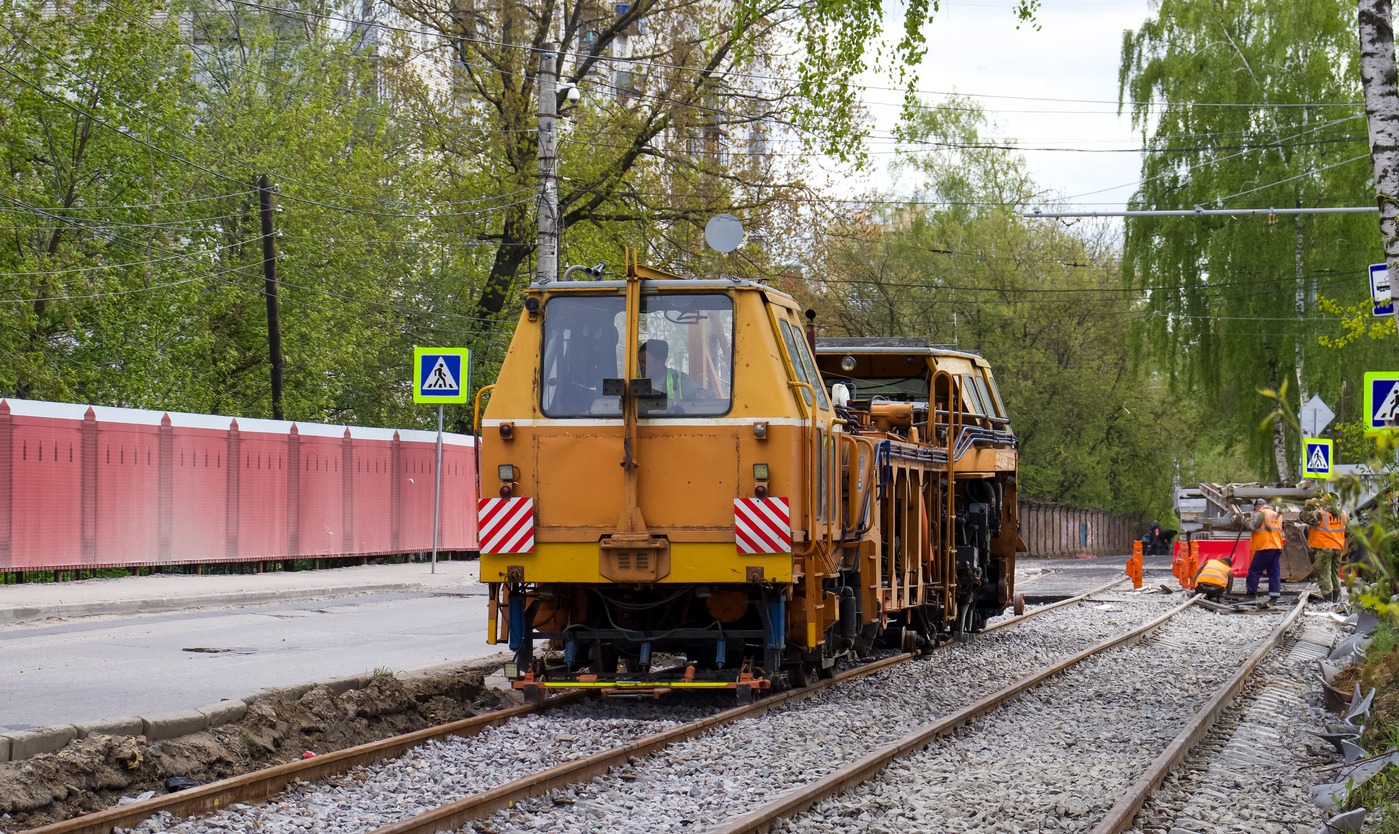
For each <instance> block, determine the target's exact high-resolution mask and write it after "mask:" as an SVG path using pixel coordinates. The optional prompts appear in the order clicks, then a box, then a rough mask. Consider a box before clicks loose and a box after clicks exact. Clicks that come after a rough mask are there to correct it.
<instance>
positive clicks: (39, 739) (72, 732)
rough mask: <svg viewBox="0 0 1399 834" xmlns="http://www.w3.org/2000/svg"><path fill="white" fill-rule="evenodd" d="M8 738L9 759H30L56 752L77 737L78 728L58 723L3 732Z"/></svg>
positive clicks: (14, 760) (15, 760)
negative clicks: (51, 725) (50, 725)
mask: <svg viewBox="0 0 1399 834" xmlns="http://www.w3.org/2000/svg"><path fill="white" fill-rule="evenodd" d="M5 735H6V736H7V737H8V739H9V747H10V754H9V759H8V760H9V761H13V762H17V761H20V760H22V759H31V758H33V757H35V756H40V755H43V754H44V753H56V752H58V751H59V750H62V749H63V748H64V746H65V745H67V744H68V742H70V741H72V740H73V739H75V738H77V737H78V728H77V727H74V726H73V725H72V724H59V725H56V726H53V727H35V728H34V729H32V730H16V731H14V732H9V733H6V734H5Z"/></svg>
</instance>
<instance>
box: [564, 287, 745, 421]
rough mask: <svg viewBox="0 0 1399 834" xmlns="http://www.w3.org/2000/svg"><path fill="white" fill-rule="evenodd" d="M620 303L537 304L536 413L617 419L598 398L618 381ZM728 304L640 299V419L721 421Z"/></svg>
mask: <svg viewBox="0 0 1399 834" xmlns="http://www.w3.org/2000/svg"><path fill="white" fill-rule="evenodd" d="M625 326H626V309H625V301H624V299H623V298H622V297H621V296H556V297H554V298H551V299H550V300H549V301H548V303H546V304H545V305H544V350H543V356H542V373H541V380H542V382H543V385H542V387H541V390H540V406H541V408H542V409H543V411H544V413H545V414H546V415H547V416H549V417H621V416H622V400H621V397H620V396H618V395H617V394H615V393H613V394H612V395H611V396H609V395H608V394H606V393H604V389H605V388H606V389H607V390H612V391H617V390H621V385H620V384H616V383H614V385H613V386H611V387H609V386H605V385H604V382H605V380H621V379H622V378H623V376H624V375H625V367H624V363H623V357H622V351H623V349H624V347H625V344H626V341H625V339H623V338H622V332H623V329H624V328H625ZM733 340H734V333H733V301H732V299H730V298H729V297H728V296H726V295H719V294H698V293H647V294H645V295H643V296H642V297H641V318H640V324H639V327H638V332H637V344H638V345H639V346H640V349H639V350H638V357H637V362H638V365H639V370H638V373H637V377H638V378H648V379H650V380H651V386H650V393H649V395H647V396H644V397H641V398H640V399H639V401H638V403H639V414H640V416H641V417H643V418H650V417H676V416H683V415H700V416H715V415H720V414H727V413H728V411H729V408H730V406H731V404H732V398H733V391H732V386H733Z"/></svg>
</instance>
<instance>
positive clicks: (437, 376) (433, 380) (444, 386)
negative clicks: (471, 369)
mask: <svg viewBox="0 0 1399 834" xmlns="http://www.w3.org/2000/svg"><path fill="white" fill-rule="evenodd" d="M423 390H424V391H460V390H461V385H460V384H459V383H458V382H457V378H456V377H454V376H452V369H451V368H449V367H447V357H445V356H439V357H437V364H436V365H433V366H432V370H431V371H430V372H429V373H428V375H427V376H426V377H424V378H423Z"/></svg>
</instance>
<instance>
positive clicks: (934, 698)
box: [36, 583, 1170, 834]
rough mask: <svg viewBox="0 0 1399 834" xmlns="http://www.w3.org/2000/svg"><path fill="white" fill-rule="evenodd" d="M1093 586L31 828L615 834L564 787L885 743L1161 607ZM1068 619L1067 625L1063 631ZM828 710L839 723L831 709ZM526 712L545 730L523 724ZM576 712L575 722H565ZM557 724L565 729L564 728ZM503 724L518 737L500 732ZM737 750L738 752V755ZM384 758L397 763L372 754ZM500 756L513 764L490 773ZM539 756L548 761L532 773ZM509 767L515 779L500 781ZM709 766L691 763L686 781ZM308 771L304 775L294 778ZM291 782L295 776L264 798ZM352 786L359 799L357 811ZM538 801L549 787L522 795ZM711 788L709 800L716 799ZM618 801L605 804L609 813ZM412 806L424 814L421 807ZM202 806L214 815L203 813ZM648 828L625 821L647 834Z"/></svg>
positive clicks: (806, 774) (806, 776)
mask: <svg viewBox="0 0 1399 834" xmlns="http://www.w3.org/2000/svg"><path fill="white" fill-rule="evenodd" d="M1110 584H1116V583H1110ZM1106 587H1107V586H1103V588H1099V589H1095V590H1094V591H1093V592H1089V594H1085V595H1083V596H1081V597H1076V598H1073V599H1070V600H1066V601H1065V602H1064V603H1060V604H1059V605H1056V606H1050V607H1046V608H1044V609H1039V610H1038V611H1035V612H1032V614H1031V615H1028V616H1026V617H1021V618H1015V619H1010V620H1007V621H1003V622H1001V623H998V624H996V625H994V626H993V627H991V628H988V629H987V630H986V632H984V633H983V634H982V635H981V636H979V637H978V639H976V640H974V641H972V643H970V644H967V645H956V644H954V645H951V646H948V647H945V650H944V651H940V652H938V653H936V654H935V656H934V657H933V658H932V659H930V660H929V661H927V662H925V663H914V664H910V663H907V662H906V661H907V660H909V659H910V656H908V655H897V656H894V657H890V658H887V659H885V660H882V661H879V662H877V663H872V664H869V665H867V666H864V667H860V668H858V669H854V670H850V671H848V672H845V673H843V674H842V675H840V676H838V677H837V678H836V679H834V680H832V681H827V682H823V683H822V684H821V685H818V686H815V687H811V688H808V689H805V690H798V691H793V692H790V693H784V694H783V695H781V696H775V697H772V698H768V699H764V700H763V701H760V702H759V703H757V704H754V705H751V706H747V707H741V708H734V709H727V710H722V711H719V710H717V709H716V708H715V707H713V706H712V705H711V706H709V707H708V708H699V711H700V712H707V713H708V714H705V715H697V716H695V717H694V718H693V720H691V721H688V722H684V723H681V722H680V721H679V720H678V717H677V716H678V712H677V707H676V705H675V704H666V705H665V708H664V709H663V710H661V711H658V712H657V713H655V714H653V715H647V716H646V717H645V719H644V720H639V719H638V718H637V710H638V706H637V705H636V704H628V705H626V707H625V710H618V711H617V712H616V713H615V714H616V715H622V714H626V715H627V716H628V717H627V719H626V720H625V721H621V720H615V721H614V720H609V719H607V718H606V717H605V716H600V715H599V714H596V713H593V714H585V715H582V716H580V715H573V716H570V715H569V712H570V710H579V709H584V707H583V705H579V704H577V703H576V702H573V701H571V700H570V699H559V698H556V699H550V700H549V701H548V702H546V703H545V704H544V705H542V707H543V709H540V710H535V709H534V708H531V707H517V708H514V709H512V710H506V711H502V712H501V713H496V714H492V715H489V716H481V717H479V718H477V719H472V720H471V721H468V722H458V723H457V725H449V727H446V728H437V729H436V730H433V731H423V732H422V733H417V734H413V736H407V737H400V738H398V739H390V740H387V741H385V742H380V743H378V744H375V745H365V746H362V747H360V748H353V749H351V750H346V751H340V752H339V753H335V754H327V755H326V756H322V757H319V758H320V759H322V760H324V761H317V760H308V762H297V763H293V764H288V765H283V766H280V767H278V768H273V769H271V770H270V771H265V772H261V773H259V774H250V775H248V776H245V777H239V778H238V779H232V780H225V781H224V782H220V783H215V784H212V785H208V786H205V787H203V788H199V789H195V791H192V792H188V793H191V794H193V793H195V792H198V793H199V794H200V795H190V796H186V795H185V794H175V795H173V796H171V797H162V798H160V799H157V800H150V801H148V802H145V803H136V804H133V805H129V806H123V807H121V808H115V809H110V810H108V811H105V812H102V813H99V814H94V815H90V816H89V817H83V818H79V819H75V820H71V821H69V822H67V823H60V824H57V825H53V826H47V827H45V828H42V829H36V831H37V832H44V834H57V832H79V831H80V832H102V833H103V834H106V832H111V831H123V830H132V831H141V832H146V831H149V832H156V831H169V832H175V831H242V830H252V829H258V830H268V831H273V830H282V829H283V828H285V830H306V829H305V827H304V826H305V824H307V823H310V824H311V825H312V830H317V831H367V830H373V831H376V832H379V833H380V834H388V833H389V832H395V833H397V834H404V833H406V832H422V831H440V830H450V829H452V828H459V827H462V826H467V825H475V826H477V827H476V828H475V830H479V831H483V832H484V831H502V832H503V831H506V830H512V829H514V828H515V827H516V826H517V824H521V823H523V824H525V825H528V827H529V828H530V829H533V830H569V829H570V827H572V826H571V825H570V824H567V822H568V819H574V820H575V821H576V819H578V818H587V819H589V820H590V822H589V823H588V826H587V827H588V830H599V829H600V828H601V829H603V830H619V831H620V830H628V828H627V826H628V820H627V816H628V815H627V814H626V813H623V814H622V815H621V817H620V818H619V819H614V820H613V821H612V824H615V825H616V826H617V827H616V828H615V829H614V828H610V827H609V823H607V822H601V823H599V821H598V820H596V819H592V817H593V816H594V814H593V811H594V810H596V809H595V806H596V805H597V803H596V802H594V801H593V800H591V799H590V798H589V794H590V793H591V792H592V791H593V790H594V786H593V785H581V784H580V783H582V782H584V781H585V780H587V779H590V778H594V779H599V780H600V779H604V778H607V777H606V776H605V774H608V773H609V772H615V773H616V775H615V777H613V778H614V779H615V781H617V782H620V783H621V784H622V785H624V786H629V787H635V786H637V785H638V784H639V785H640V786H641V787H643V788H644V787H645V785H646V778H645V770H646V768H647V767H649V765H648V762H650V759H646V758H643V757H645V756H647V755H648V754H650V753H654V752H656V751H661V750H666V751H667V752H666V753H665V754H664V755H659V756H653V757H651V758H652V759H665V760H671V759H677V758H678V759H680V760H681V761H689V762H692V763H703V762H705V761H706V758H705V755H706V754H704V753H703V752H702V751H703V750H705V749H706V748H708V749H717V750H718V751H719V756H720V757H721V758H733V757H734V755H735V754H736V752H737V751H738V750H739V748H740V747H743V748H754V749H756V751H758V755H759V756H760V757H761V759H762V760H765V761H766V762H767V764H766V765H759V766H758V767H757V769H756V771H755V772H762V771H775V770H781V768H779V767H776V764H775V763H776V761H777V760H779V759H780V760H783V761H787V760H798V761H799V760H801V759H802V758H803V757H802V756H801V755H791V756H789V755H783V756H778V757H774V756H773V755H772V752H773V750H775V749H783V748H782V747H781V745H782V744H783V743H784V742H782V741H781V740H780V739H781V738H784V737H785V736H784V734H785V733H792V732H795V733H798V734H802V735H805V736H807V737H808V738H813V737H814V738H817V739H821V738H829V737H830V734H832V733H836V734H841V735H843V736H846V737H848V738H854V739H861V738H864V739H867V744H869V745H874V744H887V743H889V742H890V741H891V740H892V739H893V738H895V737H897V736H898V731H899V730H900V728H905V727H907V726H910V724H921V723H925V722H927V721H928V720H931V719H933V718H936V717H938V716H940V715H946V714H949V713H951V712H953V711H955V709H956V708H957V707H959V706H963V705H965V702H966V701H967V700H969V699H970V698H972V697H974V696H973V695H972V694H971V693H975V692H982V691H986V690H987V689H988V688H990V687H991V685H992V684H995V683H996V681H997V679H1000V678H1004V679H1005V680H1011V679H1014V678H1017V677H1019V676H1020V675H1021V674H1023V671H1024V669H1025V668H1026V667H1028V666H1030V665H1037V664H1039V663H1040V662H1042V659H1043V658H1046V657H1050V656H1053V657H1056V658H1059V659H1062V658H1064V657H1069V656H1072V655H1074V654H1076V653H1079V652H1081V651H1082V650H1083V648H1084V647H1086V646H1088V645H1090V644H1092V643H1093V642H1096V641H1097V639H1096V638H1097V637H1098V636H1100V635H1101V634H1102V633H1106V632H1109V631H1114V630H1120V628H1121V625H1122V623H1123V622H1125V621H1129V620H1134V619H1139V618H1140V616H1142V610H1148V609H1149V610H1151V612H1152V613H1153V615H1155V614H1159V613H1160V612H1161V611H1163V610H1164V608H1165V607H1166V606H1167V605H1169V604H1170V603H1169V602H1168V601H1167V598H1165V597H1155V598H1151V597H1139V598H1137V599H1136V601H1134V602H1133V603H1131V604H1130V605H1127V604H1123V603H1121V602H1119V603H1111V602H1108V603H1096V604H1088V605H1076V604H1074V603H1078V602H1080V601H1082V600H1083V599H1084V598H1086V597H1088V596H1090V595H1091V594H1094V593H1097V592H1100V591H1102V590H1104V588H1106ZM1052 611H1059V612H1060V614H1059V616H1057V617H1043V615H1044V614H1045V613H1049V612H1052ZM1041 618H1042V619H1041ZM1069 622H1073V624H1072V625H1066V623H1069ZM953 655H959V656H960V657H953ZM978 657H979V658H981V659H980V660H978V659H977V658H978ZM1030 658H1033V660H1031V659H1030ZM943 667H947V668H943ZM997 669H999V671H996V670H997ZM836 688H838V689H839V692H838V693H833V692H832V691H831V690H833V689H836ZM901 695H902V696H905V697H901ZM880 702H890V703H892V704H893V705H894V706H893V710H892V711H889V710H885V711H883V712H881V711H879V710H877V709H875V705H876V704H879V703H880ZM592 706H593V707H594V708H596V707H598V706H600V705H598V704H596V703H594V704H593V705H592ZM832 711H836V712H838V713H839V714H840V717H839V718H832V715H831V713H832ZM662 713H663V715H662ZM667 718H668V719H669V723H670V725H671V726H667V727H664V728H660V729H658V728H657V727H655V726H654V725H653V724H652V722H653V721H655V722H664V721H665V720H666V719H667ZM527 719H529V720H534V721H542V722H545V723H542V724H537V725H529V724H527V723H526V720H527ZM580 719H581V720H583V721H584V723H583V724H578V723H576V722H577V721H579V720H580ZM571 721H572V722H575V723H573V724H570V722H571ZM587 722H591V723H587ZM511 725H514V726H516V727H517V728H518V730H520V731H523V732H516V734H515V735H513V736H502V735H500V734H501V733H503V732H506V731H507V730H508V729H509V728H510V726H511ZM624 725H629V726H630V730H629V732H631V733H632V735H631V736H629V737H627V738H624V739H620V743H616V742H617V741H618V740H619V733H621V732H622V730H621V729H620V728H621V727H623V726H624ZM638 731H641V732H640V733H639V732H638ZM584 736H587V738H586V739H585V738H584ZM512 738H513V739H514V740H513V741H511V739H512ZM584 741H586V742H593V745H592V747H596V748H600V749H596V750H593V749H592V748H590V747H589V745H588V744H587V743H582V744H580V742H584ZM453 748H461V749H453ZM405 751H409V752H407V753H406V754H405ZM590 751H591V752H590ZM752 752H753V750H743V753H742V755H745V756H746V755H749V754H751V753H752ZM395 756H396V757H398V758H395V759H393V760H392V761H382V760H385V759H389V758H390V757H395ZM835 759H840V757H839V756H836V757H833V760H832V761H831V762H829V765H830V767H829V768H826V769H827V770H828V771H829V770H833V769H834V768H835V767H837V766H838V765H840V764H841V763H842V762H841V761H836V760H835ZM509 760H523V762H522V764H516V765H511V766H506V762H507V761H509ZM816 760H817V761H820V759H819V758H817V759H816ZM629 761H630V762H632V764H631V765H629V766H627V767H626V768H620V769H619V765H624V764H626V763H627V762H629ZM370 762H373V763H370ZM555 762H564V763H563V764H556V765H555V766H553V767H547V766H546V765H547V764H548V763H555ZM352 768H354V769H352ZM521 769H523V771H524V772H523V773H519V775H515V776H513V778H512V774H513V773H517V772H519V771H520V770H521ZM709 769H710V768H708V766H706V765H703V764H694V765H693V766H692V768H691V770H692V771H693V773H692V776H694V775H697V774H702V773H703V772H707V771H708V770H709ZM797 770H798V771H801V772H798V773H794V774H790V775H791V777H792V780H794V781H795V783H797V784H808V783H810V782H812V781H814V780H815V779H818V778H820V777H822V776H824V775H828V774H825V773H819V772H812V771H811V769H810V768H805V767H799V768H797ZM726 772H728V771H726ZM444 776H445V777H446V778H445V781H446V782H449V783H451V784H450V785H449V786H448V788H447V789H446V790H445V791H443V790H440V789H438V788H430V787H428V783H429V782H431V781H443V777H444ZM764 777H765V778H764V780H758V783H755V782H754V780H751V779H744V778H738V779H735V780H734V781H735V782H736V783H738V786H739V787H742V788H743V790H744V792H745V798H744V799H743V800H742V801H741V802H738V803H726V805H727V807H729V810H728V811H727V812H726V813H722V814H715V815H712V816H711V814H710V811H711V809H708V808H706V807H703V806H704V803H699V804H698V805H697V806H696V807H695V808H694V811H693V813H690V812H688V811H686V812H683V813H681V814H679V815H678V816H677V817H676V819H677V821H679V820H681V819H690V822H689V823H687V824H686V826H685V827H693V826H694V825H695V824H696V823H697V822H699V821H700V820H704V821H705V823H708V822H709V821H711V820H712V821H713V822H719V821H720V820H722V819H725V818H728V817H732V816H734V815H735V812H736V811H738V810H746V809H747V808H749V807H752V805H753V804H754V801H753V798H754V797H757V798H767V799H771V798H775V797H776V796H778V795H781V794H782V793H784V789H785V788H787V787H790V784H792V781H788V782H785V783H784V781H783V780H784V779H785V778H786V775H784V774H782V773H777V772H768V773H764ZM767 777H774V778H773V779H771V780H768V779H767ZM315 780H320V783H319V784H310V783H312V782H313V781H315ZM765 780H766V781H772V782H773V786H767V785H763V784H760V782H762V781H765ZM692 781H693V779H692ZM294 782H295V783H298V784H296V785H295V786H294V787H293V788H292V789H291V790H290V791H287V792H285V793H281V794H280V795H278V793H279V791H282V789H283V788H285V787H286V786H287V785H289V784H292V783H294ZM492 782H494V784H492ZM690 788H691V791H690V792H691V793H696V792H705V793H709V792H710V786H705V785H699V784H692V785H691V786H690ZM366 794H367V795H370V797H371V799H370V800H368V801H367V804H366V799H365V795H366ZM454 794H455V796H454ZM542 794H549V795H548V796H546V797H544V798H542V799H535V800H531V799H529V797H532V796H535V797H537V796H540V795H542ZM716 795H720V796H721V795H722V792H720V793H718V794H716ZM253 803H259V804H253ZM626 804H627V803H623V804H620V805H618V806H617V807H618V808H624V807H626ZM630 804H632V805H633V806H634V805H635V803H630ZM371 806H372V807H371ZM425 806H426V807H428V808H430V810H425ZM432 806H436V807H432ZM214 809H221V810H215V811H214V813H212V814H210V813H209V812H210V811H211V810H214ZM551 813H553V814H558V815H559V816H560V818H561V820H562V821H563V823H564V824H562V826H561V827H559V828H557V829H555V828H553V824H554V822H559V821H560V820H553V819H550V818H549V815H550V814H551ZM188 814H206V816H204V817H203V818H201V819H199V820H197V821H194V820H191V821H182V820H180V819H179V817H181V816H184V815H188ZM687 814H689V816H688V817H687V816H686V815H687ZM148 818H149V819H148ZM565 818H566V819H565ZM143 820H145V822H142V821H143ZM474 821H479V822H474ZM652 822H654V821H651V822H647V823H644V824H642V827H640V828H635V829H634V830H643V829H644V830H658V829H657V827H656V826H654V825H653V824H652ZM541 825H542V826H543V827H542V828H541V827H540V826H541ZM376 826H378V827H377V828H376ZM663 827H664V826H662V828H663Z"/></svg>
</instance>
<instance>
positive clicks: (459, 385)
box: [413, 347, 471, 573]
mask: <svg viewBox="0 0 1399 834" xmlns="http://www.w3.org/2000/svg"><path fill="white" fill-rule="evenodd" d="M470 358H471V352H470V351H469V350H468V349H466V348H423V347H420V348H413V402H415V403H437V478H436V486H435V487H434V488H433V495H432V572H433V573H437V534H438V531H439V530H440V529H441V528H442V521H441V519H442V414H443V407H444V406H445V405H447V404H448V403H452V404H461V403H464V402H466V392H467V387H468V382H467V374H468V368H470Z"/></svg>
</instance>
